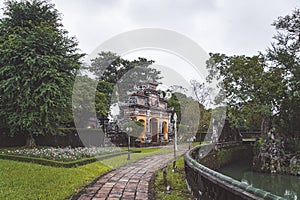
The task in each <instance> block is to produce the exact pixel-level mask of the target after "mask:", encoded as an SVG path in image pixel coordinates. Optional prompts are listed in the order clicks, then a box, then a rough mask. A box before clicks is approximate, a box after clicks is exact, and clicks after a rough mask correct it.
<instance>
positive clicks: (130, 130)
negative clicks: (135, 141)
mask: <svg viewBox="0 0 300 200" xmlns="http://www.w3.org/2000/svg"><path fill="white" fill-rule="evenodd" d="M126 132H127V134H128V156H127V160H130V134H131V132H132V128H131V127H127V128H126Z"/></svg>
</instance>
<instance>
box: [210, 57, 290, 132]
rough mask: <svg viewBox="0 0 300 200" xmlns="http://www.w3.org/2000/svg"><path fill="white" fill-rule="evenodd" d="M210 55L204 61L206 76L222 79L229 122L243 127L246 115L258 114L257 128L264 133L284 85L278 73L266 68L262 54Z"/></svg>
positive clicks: (248, 116)
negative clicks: (259, 125)
mask: <svg viewBox="0 0 300 200" xmlns="http://www.w3.org/2000/svg"><path fill="white" fill-rule="evenodd" d="M210 56H211V57H210V59H209V60H208V62H207V67H208V69H209V72H210V74H209V76H208V77H207V78H208V80H211V78H212V77H216V78H218V79H222V82H221V84H222V87H223V88H224V91H225V95H226V100H227V103H228V110H229V113H228V114H229V117H230V119H231V123H232V124H233V125H234V126H235V127H238V128H245V126H246V124H247V123H246V119H250V118H251V116H253V115H257V114H258V115H259V116H261V128H260V129H261V132H262V134H266V133H267V131H268V128H269V125H270V119H271V117H272V116H273V115H274V113H276V112H277V111H278V109H279V106H280V98H279V95H280V94H281V91H282V90H283V89H284V87H285V85H284V84H282V77H281V74H280V73H278V71H277V70H268V69H269V68H268V66H267V64H266V61H265V59H264V56H262V55H258V56H253V57H247V56H226V55H224V54H210ZM249 108H251V109H249ZM248 124H249V123H248Z"/></svg>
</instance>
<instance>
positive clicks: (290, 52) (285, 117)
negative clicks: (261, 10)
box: [267, 9, 300, 137]
mask: <svg viewBox="0 0 300 200" xmlns="http://www.w3.org/2000/svg"><path fill="white" fill-rule="evenodd" d="M272 25H273V26H274V27H275V29H276V31H277V34H276V35H275V36H274V39H275V41H274V42H273V43H272V46H271V47H270V48H269V49H268V51H267V58H268V60H269V61H270V62H271V63H272V65H271V67H272V69H271V70H277V71H278V73H281V75H282V77H284V79H283V82H284V84H285V85H286V86H287V87H286V88H285V90H283V91H282V93H281V97H282V101H281V109H280V112H279V115H278V120H277V123H278V125H279V126H280V127H281V130H282V131H284V132H287V133H289V134H294V135H295V134H296V133H297V134H296V135H295V136H297V137H300V135H299V133H300V124H299V121H300V115H299V112H300V92H299V91H300V10H299V9H296V10H294V11H293V12H292V13H291V14H289V15H286V16H284V17H279V18H278V19H277V20H275V21H274V23H273V24H272Z"/></svg>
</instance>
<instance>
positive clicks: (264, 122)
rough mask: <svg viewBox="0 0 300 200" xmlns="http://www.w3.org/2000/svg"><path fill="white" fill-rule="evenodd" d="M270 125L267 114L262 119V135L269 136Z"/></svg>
mask: <svg viewBox="0 0 300 200" xmlns="http://www.w3.org/2000/svg"><path fill="white" fill-rule="evenodd" d="M268 126H269V121H268V118H267V117H266V116H263V118H262V121H261V126H260V130H261V135H262V136H267V134H268Z"/></svg>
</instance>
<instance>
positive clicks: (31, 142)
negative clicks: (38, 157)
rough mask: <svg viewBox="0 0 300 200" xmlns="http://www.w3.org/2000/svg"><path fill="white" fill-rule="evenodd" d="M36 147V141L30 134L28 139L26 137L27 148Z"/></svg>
mask: <svg viewBox="0 0 300 200" xmlns="http://www.w3.org/2000/svg"><path fill="white" fill-rule="evenodd" d="M35 146H36V143H35V140H34V138H33V135H32V134H30V133H28V134H27V137H26V147H29V148H33V147H35Z"/></svg>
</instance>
